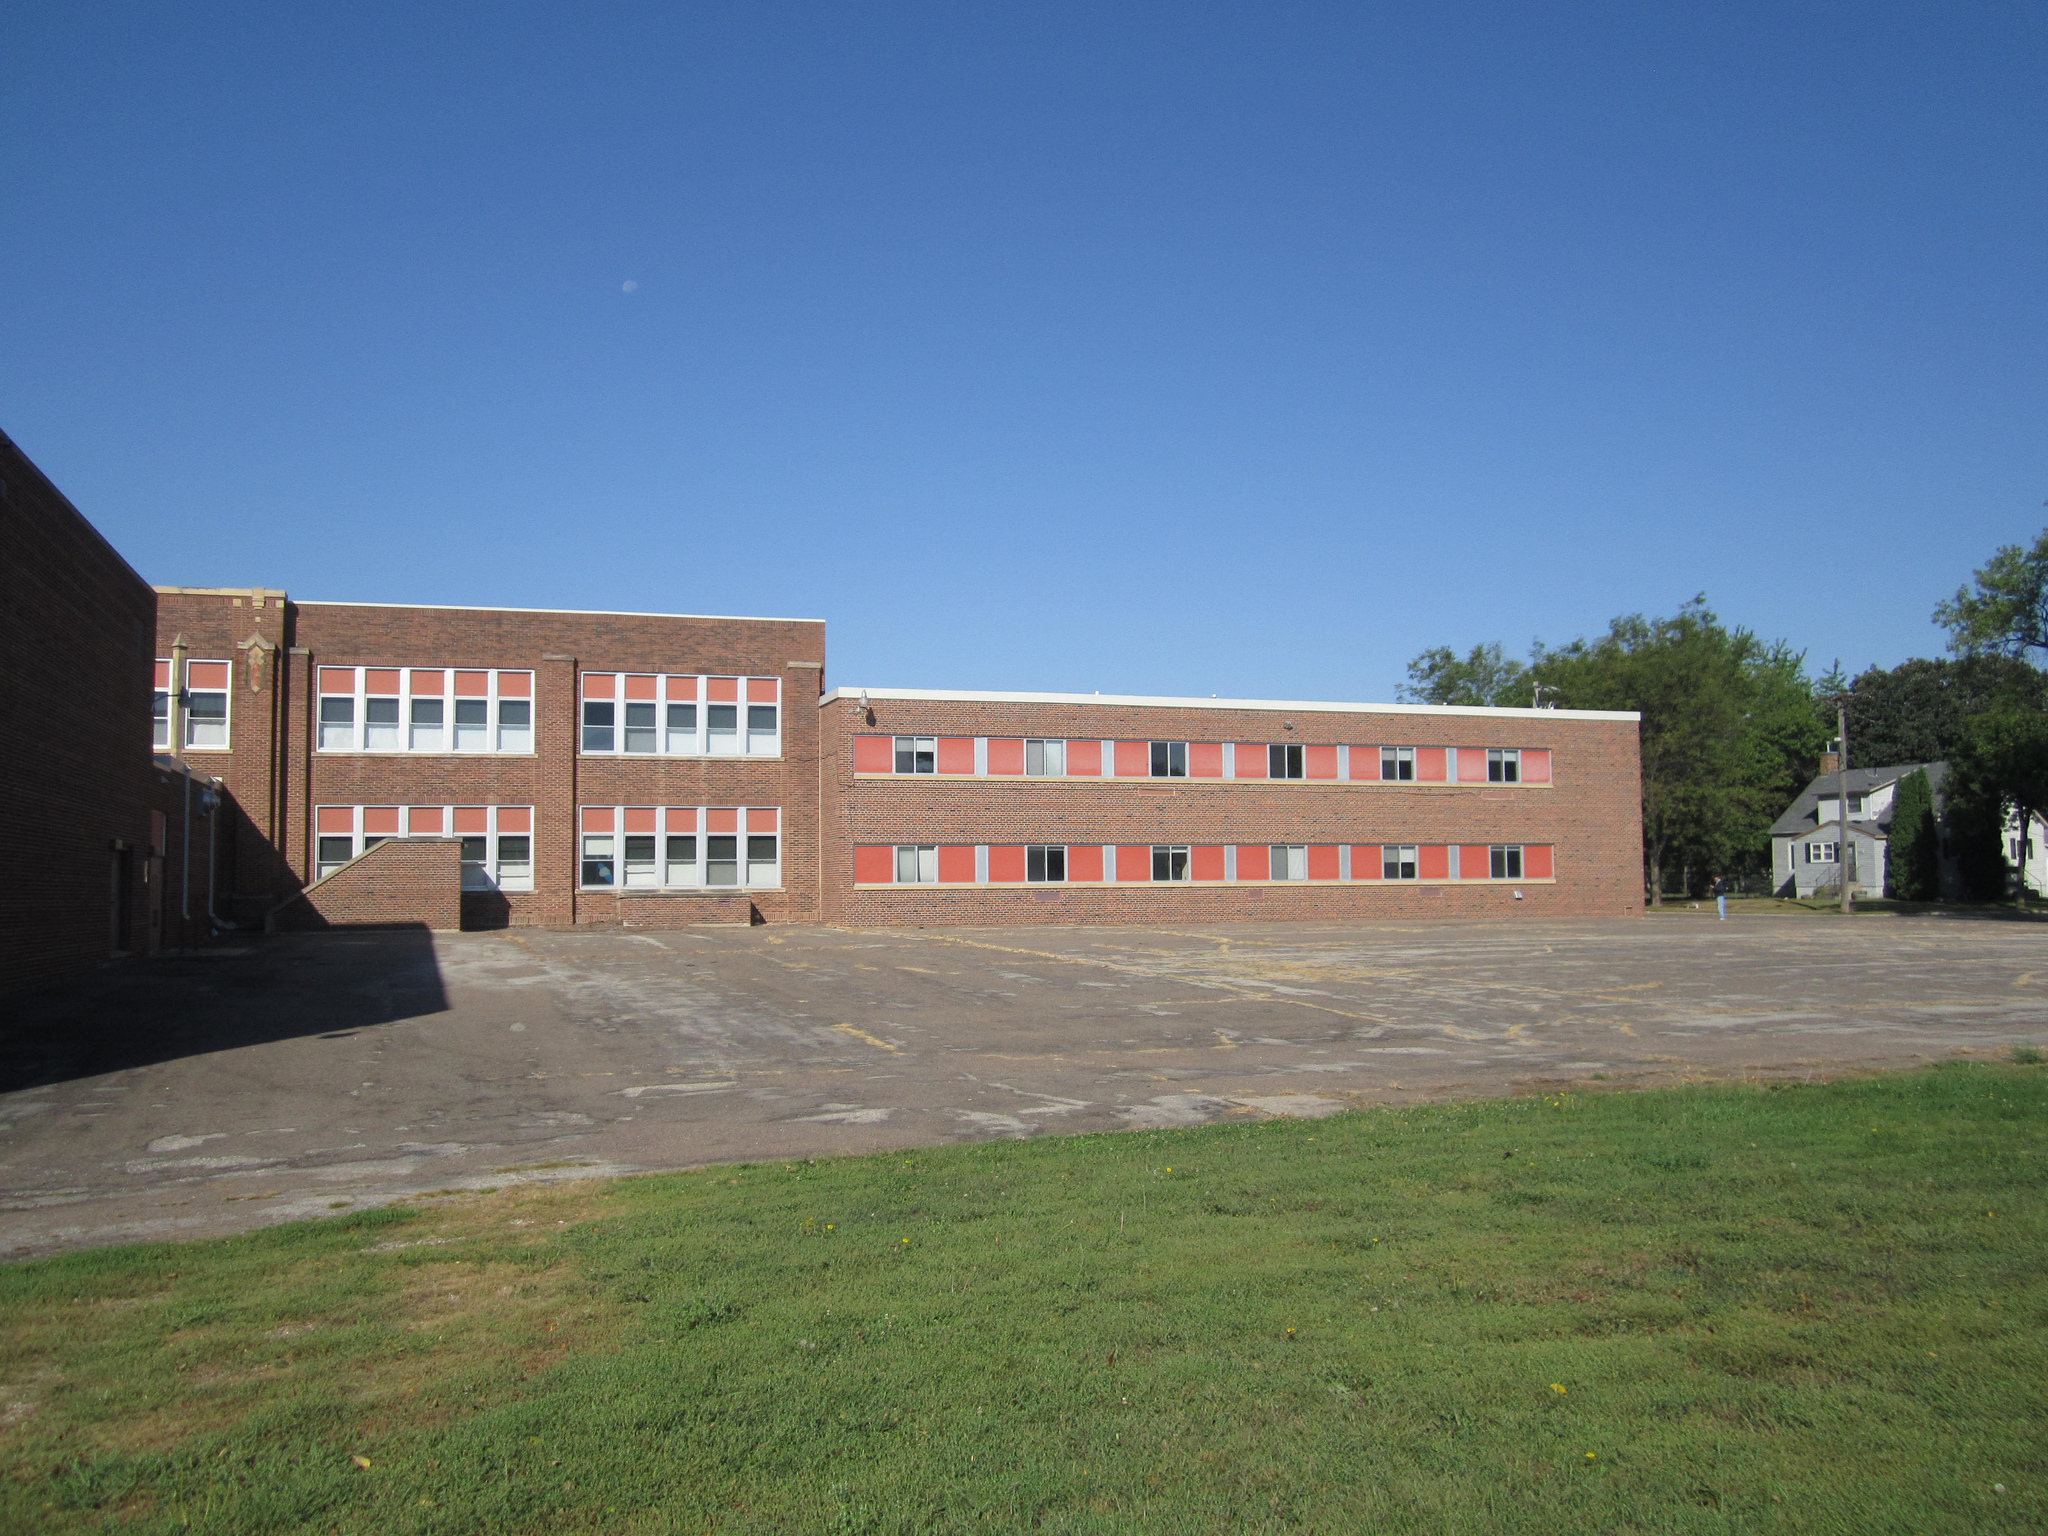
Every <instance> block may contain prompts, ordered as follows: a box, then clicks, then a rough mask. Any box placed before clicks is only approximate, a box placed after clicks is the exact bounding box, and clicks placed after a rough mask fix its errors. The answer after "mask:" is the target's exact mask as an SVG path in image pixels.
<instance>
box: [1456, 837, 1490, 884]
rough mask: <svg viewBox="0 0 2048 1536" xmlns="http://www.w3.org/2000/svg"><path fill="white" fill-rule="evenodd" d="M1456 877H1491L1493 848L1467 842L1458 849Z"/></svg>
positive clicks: (1479, 878) (1474, 878) (1481, 878)
mask: <svg viewBox="0 0 2048 1536" xmlns="http://www.w3.org/2000/svg"><path fill="white" fill-rule="evenodd" d="M1458 878H1459V879H1460V880H1490V879H1492V878H1493V850H1492V849H1491V848H1486V847H1480V846H1476V845H1474V844H1471V843H1467V844H1466V845H1465V846H1463V847H1462V848H1460V849H1459V850H1458Z"/></svg>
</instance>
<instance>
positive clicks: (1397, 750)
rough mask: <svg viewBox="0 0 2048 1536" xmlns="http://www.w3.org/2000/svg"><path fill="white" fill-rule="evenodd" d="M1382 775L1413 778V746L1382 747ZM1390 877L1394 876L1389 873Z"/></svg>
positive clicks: (1384, 776) (1389, 777) (1384, 777)
mask: <svg viewBox="0 0 2048 1536" xmlns="http://www.w3.org/2000/svg"><path fill="white" fill-rule="evenodd" d="M1380 777H1381V778H1382V779H1412V778H1414V777H1415V749H1414V748H1413V747H1381V748H1380ZM1387 878H1388V879H1390V880H1391V879H1392V878H1393V876H1391V875H1389V876H1388V877H1387Z"/></svg>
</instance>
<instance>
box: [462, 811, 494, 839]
mask: <svg viewBox="0 0 2048 1536" xmlns="http://www.w3.org/2000/svg"><path fill="white" fill-rule="evenodd" d="M490 830H491V812H490V809H489V807H487V806H481V805H458V806H457V807H455V835H456V836H457V837H461V836H463V835H464V834H469V835H472V836H473V835H475V834H476V833H478V832H488V831H490Z"/></svg>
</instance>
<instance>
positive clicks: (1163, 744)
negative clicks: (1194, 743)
mask: <svg viewBox="0 0 2048 1536" xmlns="http://www.w3.org/2000/svg"><path fill="white" fill-rule="evenodd" d="M1187 776H1188V744H1187V743H1186V742H1184V741H1155V742H1153V743H1152V777H1153V778H1155V779H1184V778H1186V777H1187Z"/></svg>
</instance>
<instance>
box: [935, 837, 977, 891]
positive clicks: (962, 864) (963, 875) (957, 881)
mask: <svg viewBox="0 0 2048 1536" xmlns="http://www.w3.org/2000/svg"><path fill="white" fill-rule="evenodd" d="M939 884H941V885H972V884H974V845H973V844H972V843H969V844H967V845H965V846H960V845H957V844H956V845H954V846H953V847H950V848H941V849H940V850H939Z"/></svg>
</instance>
